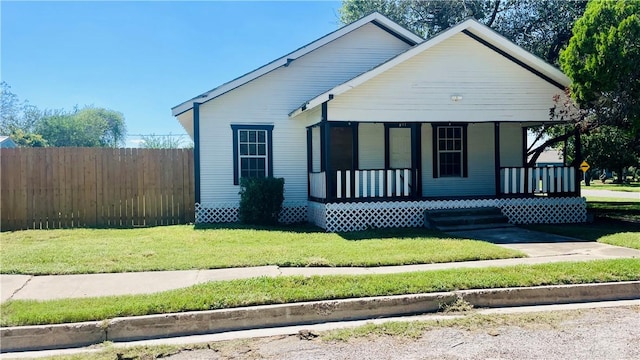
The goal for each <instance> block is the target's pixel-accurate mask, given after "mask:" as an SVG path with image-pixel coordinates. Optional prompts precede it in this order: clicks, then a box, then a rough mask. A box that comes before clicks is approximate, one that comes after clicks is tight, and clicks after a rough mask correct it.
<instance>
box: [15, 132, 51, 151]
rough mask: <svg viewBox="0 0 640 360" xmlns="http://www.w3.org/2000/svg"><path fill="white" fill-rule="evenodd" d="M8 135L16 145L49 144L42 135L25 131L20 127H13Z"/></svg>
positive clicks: (41, 145) (36, 145)
mask: <svg viewBox="0 0 640 360" xmlns="http://www.w3.org/2000/svg"><path fill="white" fill-rule="evenodd" d="M9 137H11V139H12V140H13V141H14V142H15V143H16V145H18V146H22V147H46V146H48V145H49V144H48V143H47V140H45V139H44V138H43V137H42V135H40V134H35V133H26V132H24V131H23V130H22V129H14V130H13V131H12V132H11V133H10V134H9Z"/></svg>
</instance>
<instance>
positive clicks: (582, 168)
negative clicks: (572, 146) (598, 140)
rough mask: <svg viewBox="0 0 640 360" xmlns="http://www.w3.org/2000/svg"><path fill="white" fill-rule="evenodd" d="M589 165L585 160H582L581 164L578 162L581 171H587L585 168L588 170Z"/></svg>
mask: <svg viewBox="0 0 640 360" xmlns="http://www.w3.org/2000/svg"><path fill="white" fill-rule="evenodd" d="M589 168H590V166H589V164H587V162H586V161H583V162H582V164H580V169H581V170H582V172H585V173H586V172H587V170H589Z"/></svg>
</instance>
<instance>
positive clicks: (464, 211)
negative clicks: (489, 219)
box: [425, 207, 502, 218]
mask: <svg viewBox="0 0 640 360" xmlns="http://www.w3.org/2000/svg"><path fill="white" fill-rule="evenodd" d="M425 214H429V217H430V218H437V217H450V216H467V215H490V214H496V215H502V210H500V208H497V207H475V208H461V209H431V210H426V211H425Z"/></svg>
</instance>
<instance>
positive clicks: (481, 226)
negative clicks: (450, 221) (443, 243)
mask: <svg viewBox="0 0 640 360" xmlns="http://www.w3.org/2000/svg"><path fill="white" fill-rule="evenodd" d="M514 226H515V225H513V224H509V223H502V224H469V225H452V226H440V227H438V230H440V231H445V232H451V231H465V230H483V229H500V228H510V227H514Z"/></svg>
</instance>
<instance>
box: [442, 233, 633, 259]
mask: <svg viewBox="0 0 640 360" xmlns="http://www.w3.org/2000/svg"><path fill="white" fill-rule="evenodd" d="M449 234H451V235H455V236H459V237H465V238H469V239H477V240H483V241H488V242H490V243H493V244H496V245H499V246H502V247H505V248H509V249H514V250H519V251H522V252H524V253H525V254H527V255H528V256H530V257H541V256H566V255H583V256H587V257H589V258H591V257H592V258H593V259H610V258H618V257H620V258H640V250H635V249H629V248H624V247H620V246H613V245H608V244H602V243H598V242H595V241H587V240H580V239H575V238H570V237H567V236H560V235H554V234H549V233H543V232H539V231H533V230H527V229H523V228H519V227H517V226H516V227H509V228H498V229H483V230H468V231H455V232H450V233H449Z"/></svg>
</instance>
